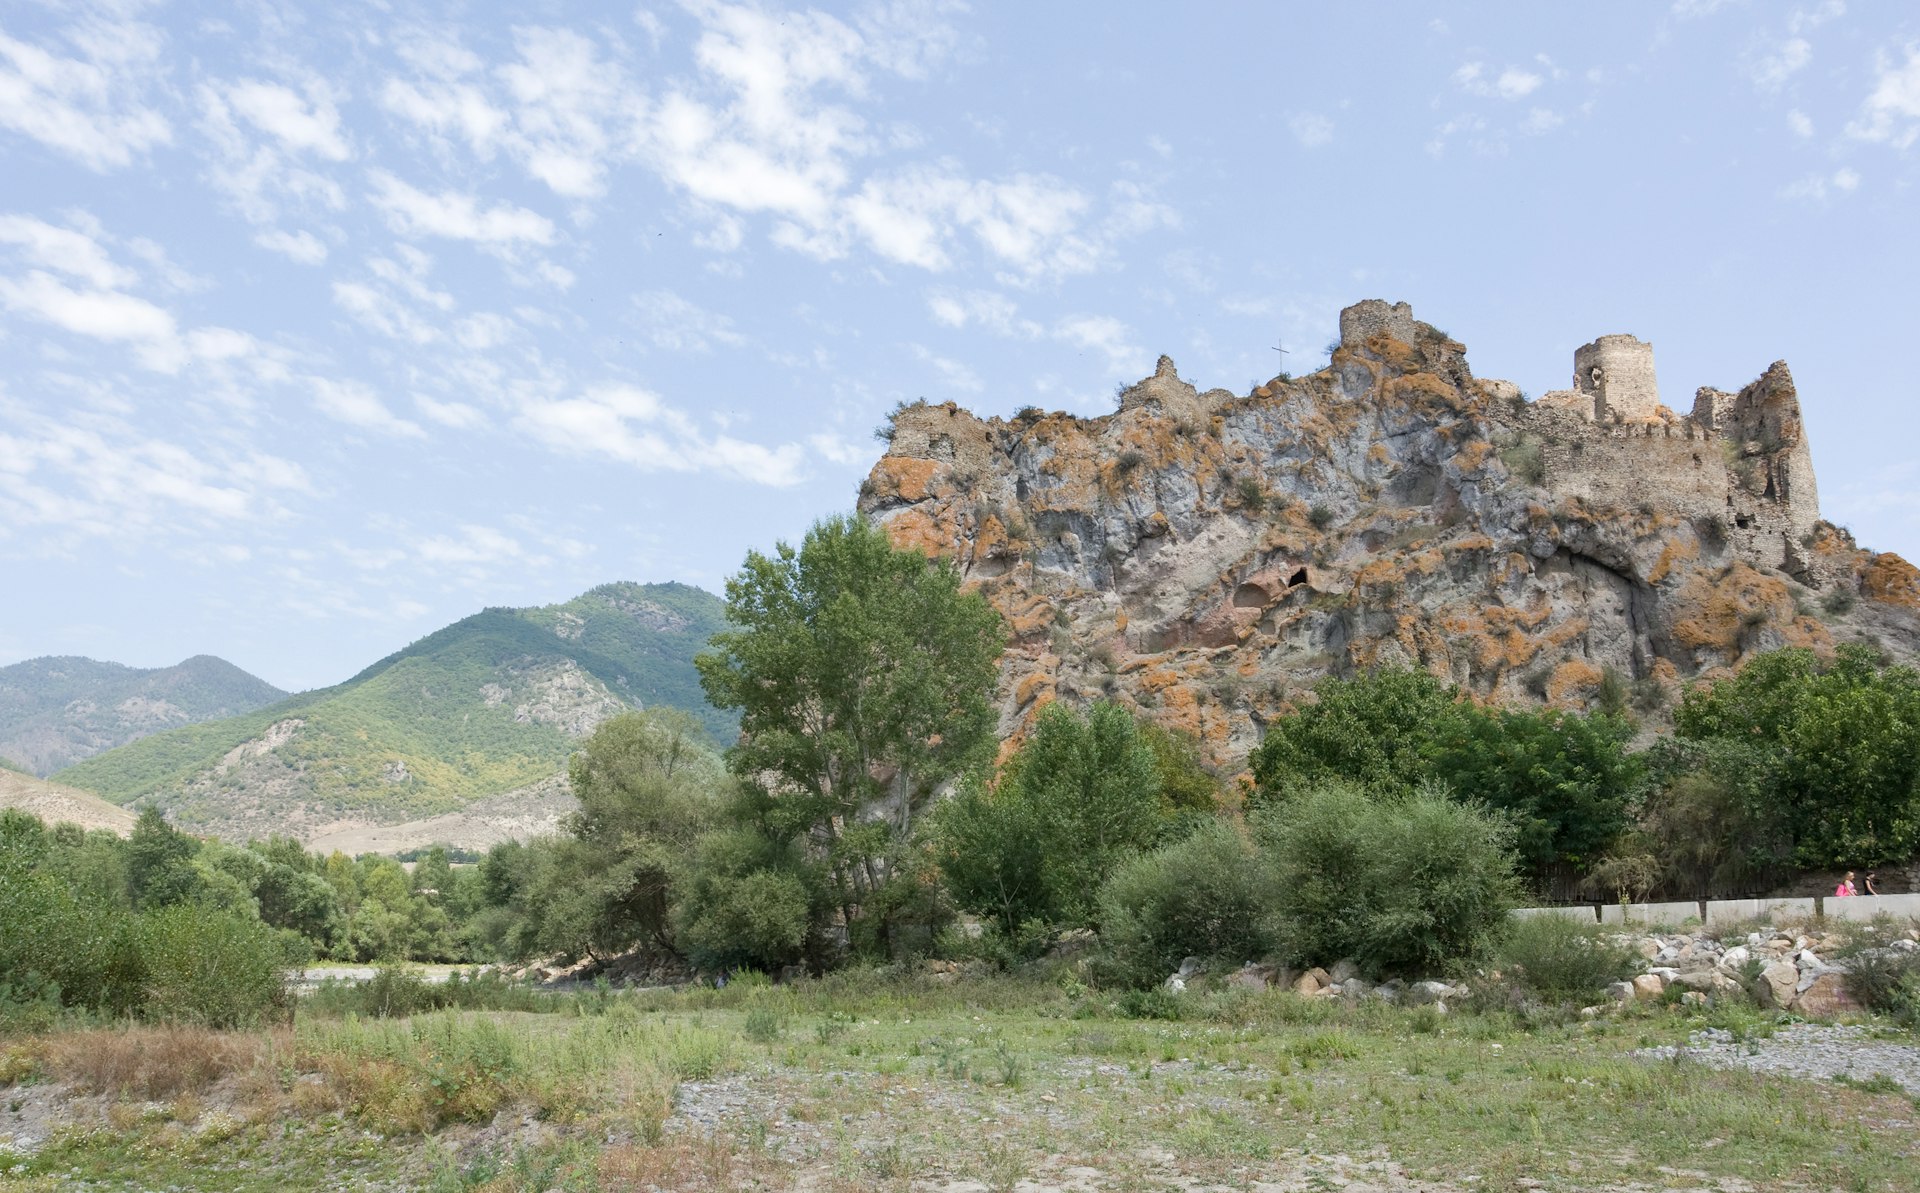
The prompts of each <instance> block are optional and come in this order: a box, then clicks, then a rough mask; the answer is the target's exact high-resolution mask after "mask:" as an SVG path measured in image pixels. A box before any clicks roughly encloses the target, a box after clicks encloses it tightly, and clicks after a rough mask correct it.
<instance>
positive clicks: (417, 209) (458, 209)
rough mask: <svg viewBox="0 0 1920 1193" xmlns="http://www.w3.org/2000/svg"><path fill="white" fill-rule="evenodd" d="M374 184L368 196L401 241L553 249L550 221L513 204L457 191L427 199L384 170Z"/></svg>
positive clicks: (374, 175) (373, 174)
mask: <svg viewBox="0 0 1920 1193" xmlns="http://www.w3.org/2000/svg"><path fill="white" fill-rule="evenodd" d="M367 178H368V181H369V182H371V183H372V184H373V190H372V192H371V193H370V194H369V195H368V198H369V199H371V200H372V202H373V205H374V206H375V207H377V208H379V209H380V211H381V212H382V213H384V214H385V215H386V217H387V224H388V226H389V227H391V228H392V229H393V230H394V231H395V232H398V233H400V234H401V235H404V236H438V237H444V238H446V239H448V240H467V241H473V242H474V243H476V244H482V245H494V246H512V245H516V244H523V243H524V244H538V245H546V244H552V243H553V238H554V236H553V221H551V220H549V219H547V218H546V217H545V216H543V215H541V214H539V213H538V212H535V211H529V210H528V209H526V208H524V207H516V206H515V205H513V204H511V203H495V204H493V205H491V206H489V205H487V204H485V203H483V202H482V201H481V200H480V199H479V198H478V197H477V196H475V195H470V194H465V193H462V192H459V191H451V190H449V191H440V192H438V193H431V192H428V191H423V190H420V189H419V188H418V187H415V186H412V185H409V184H408V183H405V182H402V181H401V180H400V179H398V178H396V177H394V176H393V175H392V174H390V173H388V172H387V171H385V170H373V171H370V172H369V173H368V175H367Z"/></svg>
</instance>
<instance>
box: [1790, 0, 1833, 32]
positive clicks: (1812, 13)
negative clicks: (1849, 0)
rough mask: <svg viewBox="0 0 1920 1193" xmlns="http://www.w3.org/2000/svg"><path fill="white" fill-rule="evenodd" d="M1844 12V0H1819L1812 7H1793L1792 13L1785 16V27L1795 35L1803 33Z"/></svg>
mask: <svg viewBox="0 0 1920 1193" xmlns="http://www.w3.org/2000/svg"><path fill="white" fill-rule="evenodd" d="M1846 14H1847V5H1846V0H1821V3H1819V4H1818V5H1815V6H1814V7H1812V8H1796V9H1794V10H1793V15H1791V16H1789V17H1788V18H1787V29H1788V31H1789V32H1791V33H1794V34H1796V35H1797V34H1801V33H1805V32H1807V31H1808V30H1810V29H1818V28H1819V27H1820V26H1822V25H1824V24H1826V23H1827V22H1828V21H1831V20H1835V19H1837V18H1839V17H1843V16H1845V15H1846Z"/></svg>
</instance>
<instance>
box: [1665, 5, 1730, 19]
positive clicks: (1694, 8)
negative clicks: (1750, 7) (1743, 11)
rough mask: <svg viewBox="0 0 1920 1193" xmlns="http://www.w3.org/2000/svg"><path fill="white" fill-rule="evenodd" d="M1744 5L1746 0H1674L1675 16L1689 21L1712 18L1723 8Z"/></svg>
mask: <svg viewBox="0 0 1920 1193" xmlns="http://www.w3.org/2000/svg"><path fill="white" fill-rule="evenodd" d="M1744 3H1746V0H1673V15H1674V16H1676V17H1679V18H1681V19H1682V20H1689V19H1692V18H1694V17H1705V16H1711V15H1713V14H1714V13H1716V12H1718V11H1719V10H1721V9H1723V8H1728V7H1731V6H1733V5H1736V4H1744Z"/></svg>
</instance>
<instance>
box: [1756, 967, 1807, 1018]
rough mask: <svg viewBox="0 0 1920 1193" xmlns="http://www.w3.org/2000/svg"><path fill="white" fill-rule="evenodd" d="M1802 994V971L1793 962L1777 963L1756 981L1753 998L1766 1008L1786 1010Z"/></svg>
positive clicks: (1762, 971)
mask: <svg viewBox="0 0 1920 1193" xmlns="http://www.w3.org/2000/svg"><path fill="white" fill-rule="evenodd" d="M1799 993H1800V971H1799V970H1798V969H1797V968H1795V967H1794V964H1793V962H1791V961H1775V962H1774V963H1773V964H1772V965H1769V966H1767V967H1766V968H1765V969H1763V970H1761V971H1760V976H1759V977H1758V978H1755V979H1754V982H1753V996H1754V997H1755V998H1757V999H1759V1000H1760V1002H1761V1003H1762V1004H1764V1005H1766V1006H1770V1007H1778V1008H1780V1009H1781V1010H1783V1011H1784V1010H1786V1009H1787V1008H1788V1007H1790V1006H1792V1005H1793V1000H1794V997H1795V996H1796V995H1797V994H1799Z"/></svg>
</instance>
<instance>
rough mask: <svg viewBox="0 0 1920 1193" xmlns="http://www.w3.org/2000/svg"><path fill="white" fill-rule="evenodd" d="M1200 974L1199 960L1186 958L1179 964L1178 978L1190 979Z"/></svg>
mask: <svg viewBox="0 0 1920 1193" xmlns="http://www.w3.org/2000/svg"><path fill="white" fill-rule="evenodd" d="M1199 972H1200V958H1198V957H1188V958H1187V959H1186V960H1184V961H1182V962H1181V963H1180V976H1181V977H1183V978H1190V977H1192V976H1193V975H1194V974H1197V973H1199Z"/></svg>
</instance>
